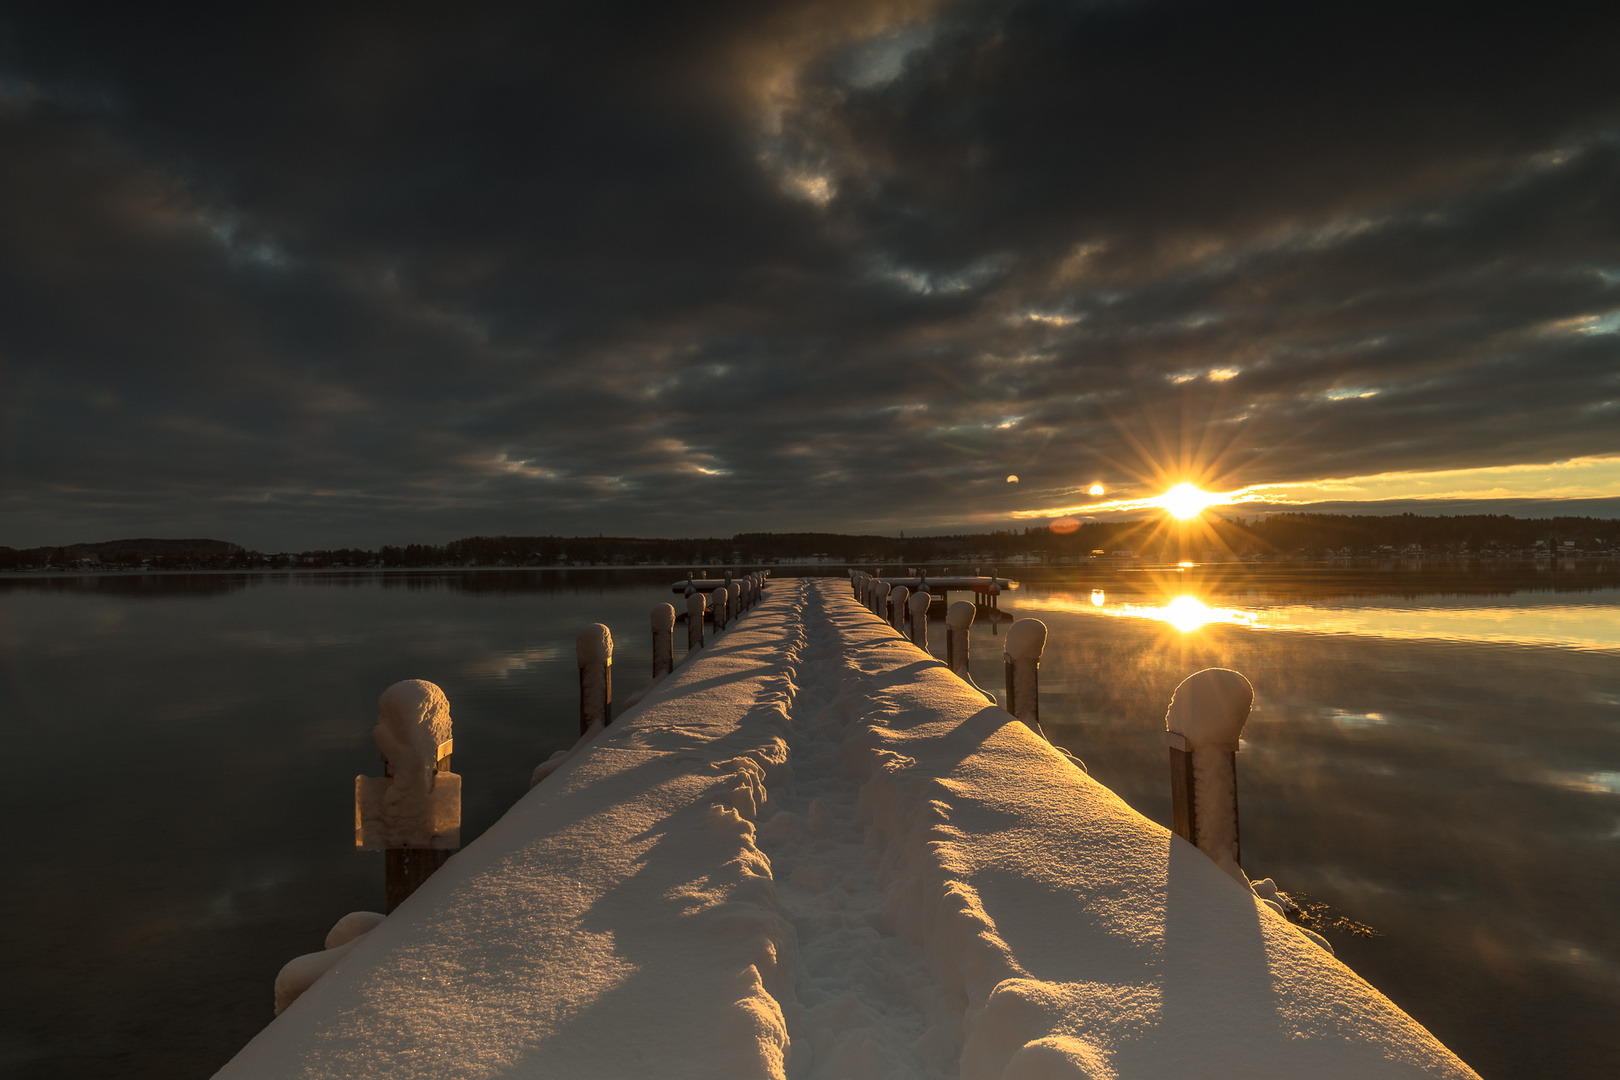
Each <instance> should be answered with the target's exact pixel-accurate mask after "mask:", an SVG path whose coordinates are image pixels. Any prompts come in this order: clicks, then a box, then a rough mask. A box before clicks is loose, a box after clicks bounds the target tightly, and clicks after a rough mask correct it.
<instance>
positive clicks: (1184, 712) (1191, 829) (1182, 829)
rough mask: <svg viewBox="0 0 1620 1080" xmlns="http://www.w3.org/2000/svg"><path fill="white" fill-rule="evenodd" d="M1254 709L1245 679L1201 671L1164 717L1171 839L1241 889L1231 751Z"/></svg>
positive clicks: (1191, 677)
mask: <svg viewBox="0 0 1620 1080" xmlns="http://www.w3.org/2000/svg"><path fill="white" fill-rule="evenodd" d="M1253 706H1254V687H1253V686H1251V685H1250V684H1249V680H1248V679H1245V678H1244V677H1243V676H1242V675H1240V674H1238V673H1237V672H1235V671H1229V670H1227V669H1226V668H1205V669H1204V670H1203V671H1199V672H1196V673H1195V674H1192V675H1189V676H1187V677H1186V678H1185V679H1183V680H1182V681H1181V685H1179V686H1177V687H1176V691H1175V694H1174V695H1172V697H1171V698H1170V708H1169V709H1168V710H1167V711H1166V712H1165V715H1164V724H1165V741H1166V743H1167V744H1168V745H1169V748H1170V799H1171V821H1172V827H1173V829H1174V831H1175V833H1176V835H1178V836H1180V837H1181V838H1182V839H1184V840H1186V841H1188V842H1189V843H1191V844H1193V845H1195V846H1196V847H1197V848H1198V849H1199V850H1200V851H1202V852H1203V853H1204V854H1206V855H1208V856H1209V857H1210V858H1211V859H1213V860H1214V861H1215V863H1216V865H1218V866H1220V867H1221V869H1223V870H1225V871H1226V872H1227V873H1228V874H1231V875H1232V876H1233V877H1234V878H1236V879H1237V880H1239V881H1241V882H1244V883H1245V884H1247V882H1248V878H1247V877H1246V876H1245V875H1244V873H1243V869H1242V848H1241V845H1240V843H1239V835H1238V796H1237V748H1238V742H1239V740H1240V739H1241V738H1242V736H1243V725H1244V723H1245V722H1246V721H1247V720H1248V718H1249V710H1250V709H1251V708H1253Z"/></svg>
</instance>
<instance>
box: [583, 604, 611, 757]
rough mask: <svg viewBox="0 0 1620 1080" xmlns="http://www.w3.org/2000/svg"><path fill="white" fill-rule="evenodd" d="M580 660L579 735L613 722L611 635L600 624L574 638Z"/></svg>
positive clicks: (594, 624)
mask: <svg viewBox="0 0 1620 1080" xmlns="http://www.w3.org/2000/svg"><path fill="white" fill-rule="evenodd" d="M574 653H575V655H576V656H577V657H578V659H579V733H580V734H581V735H583V734H585V729H586V728H588V727H590V726H591V725H592V724H593V723H596V724H601V725H602V726H603V727H606V726H607V725H608V724H611V723H612V722H613V635H612V634H611V633H609V632H608V628H607V627H605V626H603V625H602V624H601V623H591V625H589V626H587V627H585V628H584V629H583V630H581V631H580V632H579V636H578V637H577V638H575V639H574Z"/></svg>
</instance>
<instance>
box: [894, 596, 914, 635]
mask: <svg viewBox="0 0 1620 1080" xmlns="http://www.w3.org/2000/svg"><path fill="white" fill-rule="evenodd" d="M910 598H911V590H910V589H908V588H906V587H905V586H904V585H896V586H895V587H894V589H893V591H891V592H890V593H889V625H890V626H892V627H894V629H895V632H896V633H898V634H904V633H905V632H906V601H907V600H909V599H910Z"/></svg>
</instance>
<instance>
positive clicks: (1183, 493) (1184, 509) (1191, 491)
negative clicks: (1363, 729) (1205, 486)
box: [1154, 483, 1220, 521]
mask: <svg viewBox="0 0 1620 1080" xmlns="http://www.w3.org/2000/svg"><path fill="white" fill-rule="evenodd" d="M1219 500H1220V496H1217V495H1211V494H1210V493H1209V492H1207V491H1204V490H1202V489H1200V488H1198V487H1195V486H1194V485H1192V484H1188V483H1180V484H1177V485H1176V486H1175V487H1173V488H1171V489H1170V490H1169V491H1167V492H1165V493H1164V494H1163V495H1160V496H1159V497H1158V498H1157V499H1156V500H1154V501H1155V502H1157V503H1158V504H1159V505H1160V506H1162V507H1164V508H1165V509H1166V510H1168V511H1170V514H1171V516H1173V517H1178V518H1180V519H1181V520H1183V521H1186V520H1187V519H1188V518H1195V517H1197V516H1198V515H1199V514H1200V513H1202V512H1203V511H1204V509H1205V508H1206V507H1209V506H1212V505H1214V504H1215V503H1216V502H1218V501H1219Z"/></svg>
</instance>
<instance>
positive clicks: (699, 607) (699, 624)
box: [686, 590, 709, 652]
mask: <svg viewBox="0 0 1620 1080" xmlns="http://www.w3.org/2000/svg"><path fill="white" fill-rule="evenodd" d="M708 607H709V601H708V598H707V597H705V596H704V595H703V594H702V593H700V592H697V591H696V590H693V591H692V592H689V593H687V594H686V651H687V652H691V651H692V650H693V649H701V648H703V613H704V612H705V611H707V610H708Z"/></svg>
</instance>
